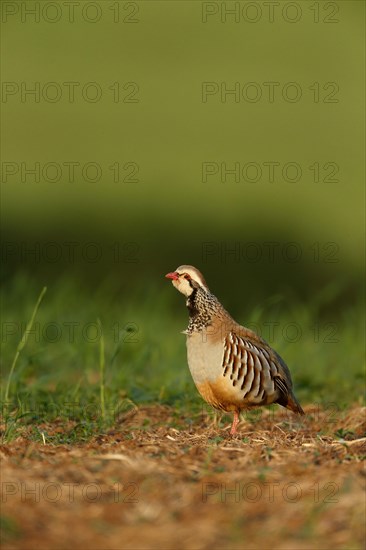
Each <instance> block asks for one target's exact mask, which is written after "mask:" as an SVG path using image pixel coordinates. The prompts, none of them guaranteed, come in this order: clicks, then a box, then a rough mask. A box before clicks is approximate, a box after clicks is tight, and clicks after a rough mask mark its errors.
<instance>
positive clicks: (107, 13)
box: [1, 1, 365, 369]
mask: <svg viewBox="0 0 366 550" xmlns="http://www.w3.org/2000/svg"><path fill="white" fill-rule="evenodd" d="M22 4H26V7H27V8H28V9H30V8H31V7H32V6H33V5H35V4H37V3H34V2H27V3H24V2H4V3H3V6H2V10H3V13H2V16H3V24H2V27H3V33H2V52H3V54H2V57H3V61H2V80H3V89H2V192H1V194H2V201H1V208H2V216H1V230H2V241H3V242H2V260H3V261H2V272H1V278H2V296H3V319H4V320H5V321H10V322H20V321H21V322H26V320H27V319H28V318H29V315H30V311H31V308H32V305H33V304H34V303H35V300H36V297H37V295H38V293H39V291H40V290H41V288H42V286H43V285H47V286H48V288H49V290H48V293H47V295H46V298H45V302H44V304H43V305H42V306H41V307H42V308H44V309H45V308H46V309H45V319H44V322H47V319H48V321H49V320H55V319H56V320H57V321H58V322H59V323H61V324H62V323H63V322H64V321H65V319H66V318H67V319H68V320H70V319H76V320H77V321H79V319H80V318H83V319H84V321H85V322H87V320H89V321H95V318H96V316H98V315H99V316H101V317H102V321H103V320H104V322H105V323H107V322H109V324H110V325H111V324H113V322H120V323H122V327H123V326H124V324H126V323H127V322H133V323H136V324H137V325H138V327H139V329H140V334H144V340H143V342H145V344H146V345H150V343H151V338H153V339H155V340H156V342H159V340H160V341H162V344H161V346H162V347H161V348H160V352H159V353H160V356H159V357H155V359H151V365H152V366H154V365H158V364H160V362H161V361H163V360H164V357H165V362H166V363H167V362H168V360H167V356H168V355H169V354H168V353H167V351H166V348H164V338H166V337H167V335H168V337H169V338H174V337H175V338H176V339H177V341H176V345H177V346H178V345H180V348H179V350H181V348H182V350H181V351H180V353H182V355H181V356H180V357H181V360H182V361H183V360H184V359H183V353H184V349H183V343H182V341H181V340H180V339H179V336H178V335H177V332H176V329H177V328H179V329H183V328H184V325H185V323H186V312H185V311H184V304H183V301H182V299H181V297H180V296H178V295H177V294H176V292H175V291H174V290H173V289H171V288H170V285H169V283H168V282H167V281H165V280H164V278H163V275H164V274H165V273H166V272H167V271H171V270H172V269H174V268H176V267H177V266H178V265H180V264H183V263H191V264H194V265H196V266H197V267H198V268H200V269H201V270H202V271H203V273H204V275H205V277H206V279H207V281H208V284H209V286H210V287H211V289H212V291H213V292H215V293H216V294H217V295H218V296H219V298H220V299H221V300H222V301H223V303H224V304H225V306H226V307H227V308H228V309H230V311H231V312H232V313H233V315H234V316H236V317H237V318H238V320H240V321H241V322H243V323H244V322H246V323H247V324H248V323H249V322H250V321H253V322H254V321H256V320H258V319H260V318H261V315H263V319H262V320H263V321H265V320H266V319H268V316H270V320H276V319H277V318H278V317H279V316H282V317H281V319H282V320H284V322H289V321H291V322H292V321H294V320H295V321H296V318H297V314H296V311H295V309H296V307H298V310H299V309H300V310H301V312H303V313H304V311H305V310H306V308H308V312H307V313H304V315H305V317H301V319H305V318H306V319H307V320H306V323H307V330H309V331H310V329H309V327H310V326H312V325H313V324H314V322H317V323H319V322H322V323H327V322H331V323H334V324H335V325H336V329H337V331H338V336H339V335H341V336H342V329H343V328H344V327H347V329H348V328H350V327H348V326H347V323H348V324H351V322H352V326H353V334H354V336H355V337H356V334H357V339H358V344H360V343H361V344H362V336H361V334H362V322H361V319H362V303H363V291H362V288H363V275H364V236H363V234H364V180H363V178H364V175H363V163H364V146H365V144H364V134H363V129H364V121H363V97H364V93H363V90H364V65H363V63H364V51H363V45H364V42H363V40H364V22H363V21H364V3H363V2H359V1H338V2H335V3H333V2H331V3H329V2H315V3H314V2H307V1H299V2H297V3H296V6H298V8H296V9H295V8H294V7H293V3H292V7H291V6H289V4H291V3H288V2H280V3H279V5H278V6H277V7H276V8H275V11H273V14H272V16H270V14H269V7H268V5H266V3H265V2H258V3H257V5H258V6H259V8H258V9H255V7H253V5H252V6H248V3H247V2H240V3H239V2H237V3H234V2H227V3H226V5H227V7H228V8H232V7H233V6H234V4H235V5H237V6H239V8H240V11H239V12H238V13H237V14H236V15H230V14H226V15H225V13H224V12H223V9H224V8H223V7H222V6H223V4H222V3H216V2H211V3H201V2H198V1H171V2H169V1H168V2H164V1H162V2H159V1H149V2H148V1H145V2H108V1H103V2H99V3H98V2H96V3H92V4H93V5H94V7H93V6H90V4H91V3H90V2H89V3H88V2H79V3H78V6H77V7H75V12H74V15H73V19H74V20H73V22H71V21H70V12H69V11H68V10H67V9H66V7H65V6H64V4H62V3H61V4H62V6H61V7H60V8H59V10H56V9H55V8H54V7H53V8H52V6H51V7H48V8H47V9H43V8H44V6H45V4H46V3H45V2H40V3H38V4H39V6H41V7H40V8H39V9H40V12H39V13H36V15H32V14H30V13H28V12H25V11H24V10H25V8H24V6H23V7H22ZM61 4H60V5H61ZM250 4H253V3H250ZM4 5H6V6H5V7H4ZM88 5H89V7H88ZM95 5H96V6H97V7H95ZM9 6H10V7H9ZM234 7H235V6H234ZM235 9H236V8H235ZM271 13H272V12H271ZM37 18H39V21H38V20H36V19H37ZM235 18H236V20H235ZM256 19H258V20H257V21H255V20H256ZM295 19H297V21H296V22H295V21H294V20H295ZM51 20H53V22H51ZM92 20H94V22H92ZM71 82H72V83H74V84H72V85H71V84H70V83H71ZM269 82H272V83H275V84H274V85H273V86H274V88H273V89H274V96H273V97H270V96H269V87H270V85H269V84H268V83H269ZM67 83H69V84H67ZM88 83H94V84H92V85H90V84H88ZM205 83H214V84H211V85H210V86H211V88H210V90H212V93H211V95H203V91H205V90H206V87H207V84H205ZM236 83H237V84H236ZM248 83H252V84H250V85H249V86H248ZM289 83H295V84H289ZM71 86H73V89H74V94H75V95H74V98H73V99H71V97H70V95H69V90H70V87H71ZM235 86H236V90H239V94H237V95H236V96H235V95H233V94H228V95H225V94H224V93H223V95H222V93H221V92H223V91H225V87H226V89H227V90H232V89H233V88H235ZM31 88H34V89H35V90H36V93H35V94H33V95H32V94H27V93H25V91H26V89H28V90H29V89H31ZM117 89H118V91H119V97H118V98H117V96H116V94H117ZM95 93H100V97H99V98H96V100H94V94H95ZM294 93H296V94H299V96H298V97H297V98H296V99H297V100H296V101H295V100H293V98H294V97H295V96H294ZM57 94H58V95H57ZM253 94H257V97H256V96H255V95H253ZM300 96H301V97H300ZM253 98H256V99H258V100H257V101H254V100H253ZM269 162H270V163H276V164H275V171H274V175H273V178H269V176H268V174H269V168H268V163H269ZM37 163H39V164H38V166H39V168H37ZM48 163H51V164H48ZM70 163H78V164H74V166H75V173H74V177H70V174H69V167H70ZM88 163H95V165H89V164H88ZM206 163H209V164H206ZM235 163H236V166H237V167H238V166H239V170H240V174H239V175H237V177H236V178H235V176H234V175H232V174H231V175H230V174H229V173H228V174H227V175H226V177H225V167H226V169H228V170H230V169H232V168H233V166H234V165H235ZM248 163H249V165H248ZM265 163H267V164H265ZM288 163H297V164H296V166H297V168H296V169H297V170H298V174H299V177H298V178H296V177H294V173H295V172H294V171H293V170H294V168H293V166H294V165H292V164H290V167H289V168H286V166H288ZM117 165H118V166H119V175H118V177H117V176H116V166H117ZM85 166H86V168H85ZM284 166H285V169H284ZM32 167H33V168H34V167H36V169H37V170H39V181H35V180H36V179H37V177H35V176H34V175H32V174H30V173H26V172H25V170H27V169H31V168H32ZM60 167H61V168H60ZM111 167H113V168H111ZM205 167H206V168H205ZM207 167H208V168H209V169H210V170H211V172H215V173H213V174H211V175H208V176H207V177H206V178H205V177H204V175H203V170H205V169H207ZM258 167H259V170H260V171H259V172H258V174H259V176H258V181H254V180H255V179H256V177H255V173H256V172H257V171H258ZM291 167H292V168H291ZM83 168H84V171H83ZM60 169H61V172H60ZM287 169H288V170H289V171H288V172H287V171H286V170H287ZM246 170H247V172H246ZM284 170H285V171H284ZM299 170H300V171H299ZM245 174H247V179H246V178H245ZM260 174H261V175H260ZM126 176H127V181H124V180H126ZM94 178H95V179H97V180H98V181H91V180H93V179H94ZM235 179H237V180H238V181H235ZM295 179H297V180H298V181H291V180H295ZM52 180H55V181H52ZM116 180H118V181H116ZM205 180H206V181H205ZM248 180H250V181H248ZM70 243H72V244H70ZM269 243H271V244H269ZM289 243H292V244H289ZM70 247H71V249H72V250H73V252H72V253H71V252H70ZM32 250H33V252H32ZM233 251H234V252H233ZM276 297H277V298H276ZM271 300H272V301H271ZM273 303H275V304H277V305H276V306H275V307H274V306H272V305H270V304H273ZM47 304H48V306H47ZM91 304H92V305H91ZM265 304H267V306H266V305H265ZM268 304H269V305H268ZM314 304H315V305H314ZM360 304H361V308H360ZM112 305H113V306H112ZM295 306H296V307H295ZM47 307H49V308H50V309H49V311H48V313H46V311H47ZM109 307H111V308H112V307H114V309H113V318H112V317H111V315H110V317H109V319H108V308H109ZM258 307H259V308H262V309H261V312H262V313H260V312H259V313H258V311H259V310H258V309H256V308H258ZM273 307H274V309H273ZM263 308H264V310H263ZM266 308H267V309H266ZM291 308H295V309H294V311H292V312H291V313H289V311H290V310H291ZM357 308H359V309H357ZM65 310H67V314H66V313H65ZM90 310H91V311H90ZM86 311H88V312H89V311H90V316H89V317H88V316H87V314H86V313H85V312H86ZM109 311H111V310H109ZM263 311H264V313H263ZM356 311H357V313H355V312H356ZM119 312H120V313H119ZM126 312H128V314H127V313H126ZM266 312H267V313H266ZM266 315H267V316H266ZM103 316H104V317H103ZM85 317H86V319H85ZM161 319H163V321H161ZM347 319H348V320H347ZM351 319H352V321H351ZM160 321H161V323H160V324H159V322H160ZM171 321H173V323H174V326H173V327H172V325H171V324H170V323H171ZM304 322H305V321H304ZM151 325H153V326H151ZM175 325H176V326H175ZM322 326H323V325H322ZM154 328H155V329H156V330H157V329H158V328H160V329H161V331H163V332H162V333H161V334H160V336H159V334H156V330H155V332H154ZM173 328H174V330H173ZM303 330H305V328H304V327H303ZM324 330H325V334H328V332H327V331H329V328H328V329H324ZM10 332H11V331H10ZM15 332H16V334H14V335H6V337H5V338H3V344H4V346H3V350H4V364H5V365H6V369H7V368H8V365H9V360H10V357H11V356H12V354H13V352H14V349H15V347H16V342H17V338H18V337H19V334H20V331H18V330H16V331H15ZM149 334H150V340H149V338H148V335H149ZM309 334H310V332H309ZM263 336H264V337H266V338H267V339H268V338H269V335H268V334H266V333H265V332H264V333H263ZM323 337H324V334H323ZM347 338H348V336H347ZM347 338H346V341H347V346H346V348H345V345H346V344H345V339H344V338H343V341H342V339H341V340H337V343H335V344H334V343H333V348H334V352H332V354H331V355H332V359H330V358H329V357H327V359H325V362H327V361H328V362H329V363H331V364H333V361H337V360H338V359H334V358H340V357H342V359H340V360H339V362H340V363H341V367H340V368H342V366H343V368H346V367H347V365H348V359H349V357H350V355H348V356H347V353H350V350H351V349H352V353H356V358H355V361H354V363H355V368H357V369H359V368H361V367H360V364H361V359H360V355H358V351H359V350H360V348H359V347H358V348H357V352H356V351H355V348H353V347H352V343H351V342H349V341H348V340H347ZM349 338H352V334H350V335H349ZM46 340H47V338H46ZM275 340H276V341H279V344H278V345H279V346H281V342H283V335H282V333H279V334H278V335H277V338H275ZM285 340H286V339H285ZM311 342H313V343H314V339H313V340H311V339H310V336H309V346H310V345H311ZM273 344H275V342H273ZM287 344H288V342H287ZM34 345H35V350H36V343H34ZM111 345H112V344H111ZM146 345H145V351H146ZM284 345H285V346H286V341H285V343H284ZM296 346H298V347H297V352H296V350H295V346H292V347H293V348H294V351H293V355H294V359H295V357H296V353H297V357H298V355H299V353H300V354H301V351H299V347H301V343H296ZM277 347H278V346H277ZM325 347H326V346H325ZM52 349H53V350H54V351H53V353H54V354H55V357H53V361H56V364H57V361H58V362H59V363H60V364H61V363H62V364H63V365H64V364H65V362H66V363H67V365H68V366H69V367H70V360H69V358H68V356H67V357H66V359H65V357H64V359H62V353H61V352H60V353H61V355H60V354H59V353H58V352H57V349H60V348H57V347H55V345H54V347H53V348H52ZM65 350H66V344H65V349H64V351H65ZM328 350H329V346H328V348H327V351H326V352H325V355H326V354H327V353H328ZM35 353H36V351H35ZM37 353H40V352H39V349H38V351H37ZM65 353H66V352H65ZM93 353H94V351H93ZM111 353H112V352H111ZM316 353H317V352H316V350H315V348H314V349H312V350H311V355H312V356H316ZM171 355H172V357H170V359H169V360H172V358H173V357H174V352H172V354H171ZM44 357H45V356H44ZM56 357H57V360H56ZM44 360H45V369H47V356H46V358H45V359H44ZM141 361H142V362H141V365H142V364H148V362H146V358H145V359H141ZM144 361H145V363H144ZM302 361H303V363H304V364H305V363H306V361H305V359H303V360H302ZM300 362H301V361H300ZM149 364H150V363H149ZM48 368H49V363H48ZM70 368H71V367H70ZM141 368H143V367H141ZM324 368H325V367H324Z"/></svg>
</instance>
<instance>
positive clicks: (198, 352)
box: [166, 265, 304, 435]
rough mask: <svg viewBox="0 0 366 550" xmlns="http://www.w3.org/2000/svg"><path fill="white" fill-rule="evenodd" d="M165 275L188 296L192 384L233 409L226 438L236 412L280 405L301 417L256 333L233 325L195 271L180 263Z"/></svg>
mask: <svg viewBox="0 0 366 550" xmlns="http://www.w3.org/2000/svg"><path fill="white" fill-rule="evenodd" d="M166 277H167V278H168V279H171V280H172V283H173V285H174V286H175V288H176V289H177V290H179V292H181V293H182V294H184V296H186V298H187V302H186V303H187V307H188V311H189V324H188V329H187V330H186V331H185V334H186V335H187V356H188V365H189V369H190V371H191V374H192V377H193V380H194V383H195V384H196V387H197V389H198V391H199V393H200V394H201V396H202V397H203V399H204V400H205V401H207V403H209V404H210V405H212V406H213V407H215V408H216V409H221V410H223V411H226V412H229V411H233V413H234V420H233V424H232V427H231V431H230V433H231V435H235V434H236V428H237V425H238V422H239V412H240V411H241V409H248V408H251V407H255V406H260V405H269V404H271V403H279V404H280V405H282V406H283V407H286V408H288V409H290V410H291V411H293V412H295V413H298V414H304V411H303V410H302V408H301V405H300V403H299V402H298V401H297V399H296V397H295V395H294V393H293V391H292V380H291V375H290V371H289V369H288V367H287V365H286V364H285V362H284V361H283V359H282V358H281V357H280V356H279V355H278V353H277V352H275V351H274V350H273V349H272V348H271V347H270V346H269V345H268V344H267V342H266V341H265V340H263V339H262V338H260V337H259V336H257V334H255V332H253V331H251V330H249V329H247V328H245V327H242V326H241V325H239V324H238V323H236V322H235V321H234V319H233V318H232V317H231V316H230V315H229V313H228V312H227V311H226V310H225V309H224V307H223V306H222V305H221V304H220V302H219V301H218V299H217V298H216V296H214V295H213V294H211V292H210V290H209V289H208V286H207V284H206V281H205V279H204V278H203V276H202V274H201V273H200V272H199V271H198V269H196V268H195V267H193V266H190V265H181V266H180V267H178V268H177V269H176V270H175V271H173V272H172V273H168V274H167V275H166Z"/></svg>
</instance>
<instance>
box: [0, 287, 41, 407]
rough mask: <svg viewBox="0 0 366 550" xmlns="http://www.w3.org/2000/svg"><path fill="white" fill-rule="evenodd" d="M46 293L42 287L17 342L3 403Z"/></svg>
mask: <svg viewBox="0 0 366 550" xmlns="http://www.w3.org/2000/svg"><path fill="white" fill-rule="evenodd" d="M46 292H47V287H46V286H44V287H43V289H42V291H41V294H40V295H39V296H38V300H37V303H36V305H35V308H34V310H33V313H32V317H31V318H30V320H29V322H28V324H27V326H26V329H25V332H24V334H23V336H22V337H21V339H20V341H19V344H18V346H17V349H16V352H15V356H14V359H13V362H12V365H11V367H10V372H9V376H8V382H7V384H6V390H5V399H4V401H5V403H6V402H7V401H8V397H9V391H10V384H11V379H12V377H13V373H14V369H15V365H16V364H17V361H18V358H19V355H20V354H21V352H22V350H23V348H24V346H25V345H26V343H27V341H28V336H29V333H30V331H31V329H32V326H33V323H34V319H35V317H36V315H37V311H38V308H39V306H40V304H41V302H42V299H43V296H44V295H45V294H46Z"/></svg>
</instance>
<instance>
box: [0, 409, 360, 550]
mask: <svg viewBox="0 0 366 550" xmlns="http://www.w3.org/2000/svg"><path fill="white" fill-rule="evenodd" d="M305 412H306V416H305V417H304V418H298V417H296V416H293V415H291V416H290V415H289V414H288V413H287V411H285V410H283V409H281V408H279V407H278V408H277V409H276V411H275V413H273V412H272V411H270V410H263V411H262V414H261V415H260V417H258V418H257V419H254V420H253V418H246V417H245V416H244V419H243V420H242V422H241V423H240V425H239V432H240V436H239V437H236V438H230V436H229V435H228V427H227V428H223V427H222V426H221V425H218V423H217V422H215V417H214V416H213V415H212V414H211V413H205V412H203V413H202V414H201V415H199V416H197V417H195V418H194V419H193V421H192V419H190V418H189V417H188V415H187V416H184V415H177V414H176V412H175V411H174V409H173V408H170V407H165V406H153V407H147V406H144V407H140V408H138V409H137V410H136V411H134V413H133V414H131V415H130V416H128V418H125V419H124V421H123V422H121V423H120V424H119V425H117V426H115V428H114V429H113V430H110V431H109V432H106V433H105V434H103V435H96V436H95V437H94V438H93V439H92V440H91V441H88V442H87V443H83V444H74V445H54V444H50V443H48V442H47V436H49V435H50V434H52V433H53V434H54V433H59V432H60V431H67V430H72V429H73V428H74V426H73V425H72V423H68V424H66V425H65V424H64V423H61V422H59V423H58V422H57V421H55V422H54V423H53V424H45V425H43V426H38V429H39V430H41V431H43V433H44V434H46V435H45V440H44V443H42V442H34V441H32V440H31V434H32V427H27V428H25V429H24V432H23V433H22V435H21V436H19V437H17V438H16V439H15V440H13V441H12V442H11V443H10V444H6V445H3V446H2V450H1V457H2V477H1V488H2V547H3V549H4V550H5V549H8V550H10V549H20V548H21V549H23V550H28V549H29V550H43V549H45V550H54V549H62V550H64V549H67V548H77V549H83V550H84V549H87V548H89V549H90V550H94V549H102V548H103V549H112V548H113V549H122V548H123V549H125V548H126V549H150V548H154V549H155V548H162V549H173V548H179V549H181V548H182V549H192V550H193V549H194V550H195V549H206V548H207V549H208V548H220V549H230V550H231V549H233V550H234V549H239V548H243V549H254V548H276V549H277V548H278V549H289V550H290V549H291V550H294V549H304V550H309V549H310V548H311V549H314V548H315V549H318V548H319V549H329V548H332V549H334V548H337V549H338V548H339V549H347V550H353V549H360V548H363V547H364V543H365V540H364V536H365V484H366V475H365V469H364V462H363V461H364V459H365V456H366V437H365V428H366V426H365V409H364V408H361V407H358V406H354V407H353V408H350V409H348V410H347V411H344V412H336V413H335V414H333V413H331V414H330V411H329V410H319V409H318V408H315V407H310V406H309V407H307V408H306V407H305ZM290 414H291V413H290Z"/></svg>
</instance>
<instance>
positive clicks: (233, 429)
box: [230, 411, 239, 435]
mask: <svg viewBox="0 0 366 550" xmlns="http://www.w3.org/2000/svg"><path fill="white" fill-rule="evenodd" d="M238 424H239V413H238V411H234V419H233V423H232V426H231V430H230V435H236V428H237V426H238Z"/></svg>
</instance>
